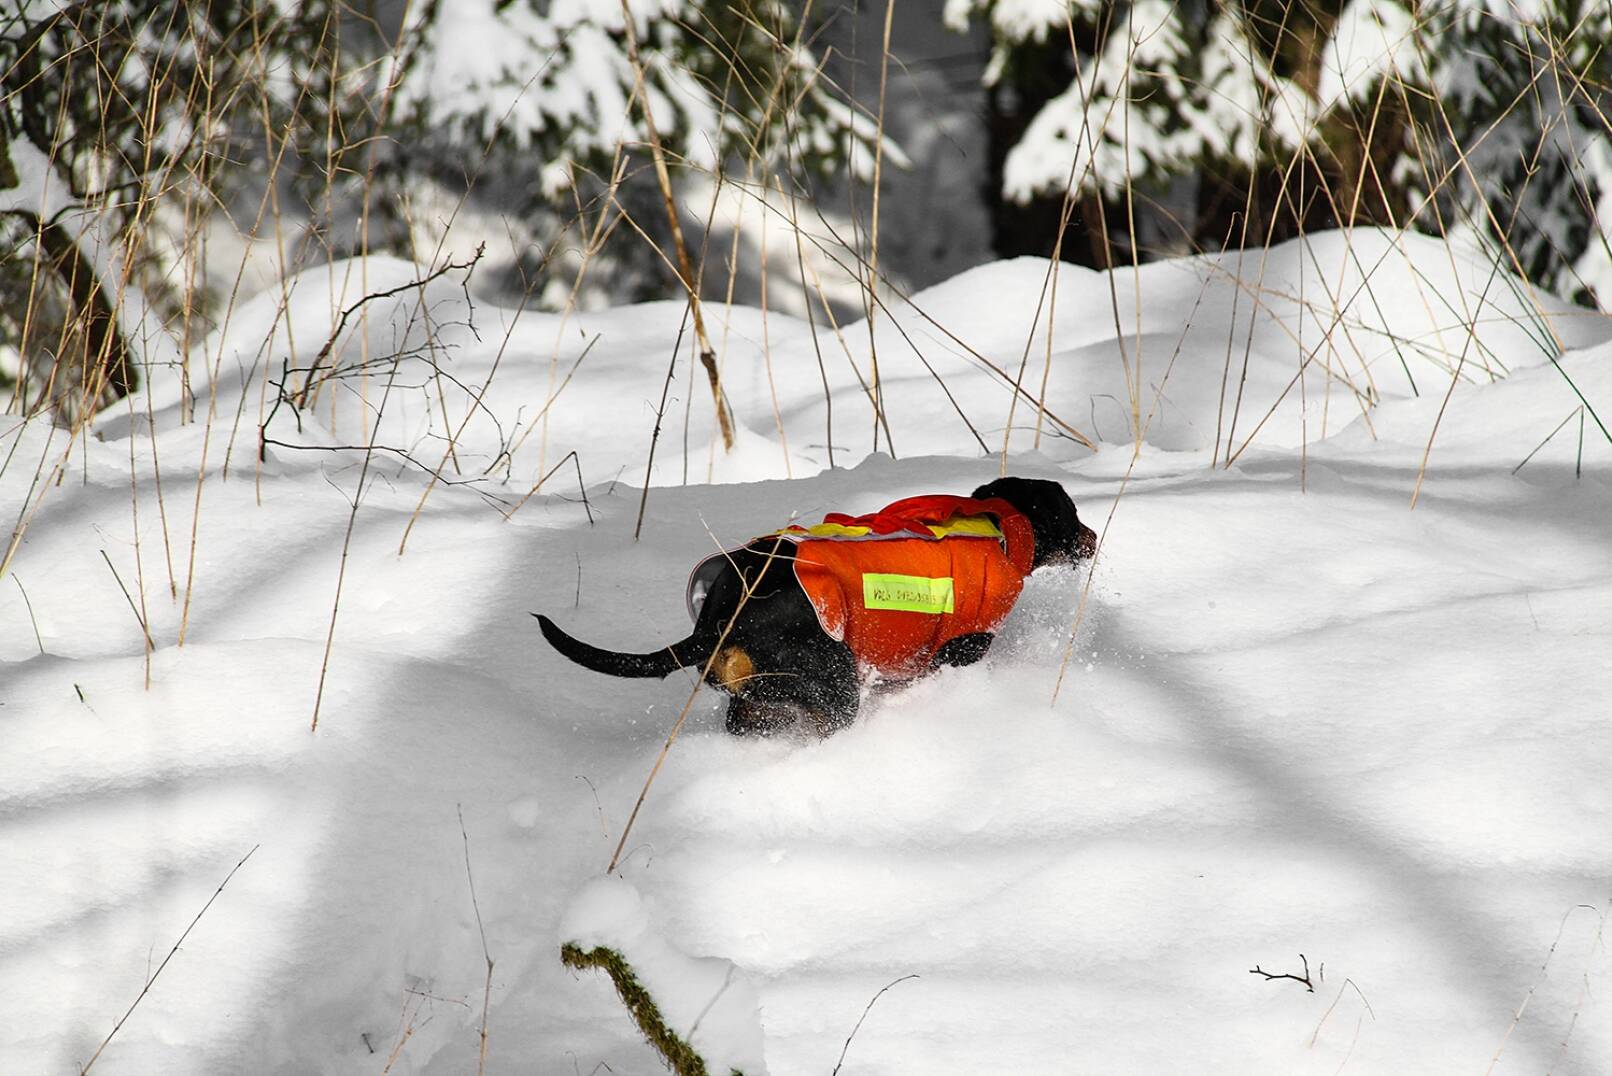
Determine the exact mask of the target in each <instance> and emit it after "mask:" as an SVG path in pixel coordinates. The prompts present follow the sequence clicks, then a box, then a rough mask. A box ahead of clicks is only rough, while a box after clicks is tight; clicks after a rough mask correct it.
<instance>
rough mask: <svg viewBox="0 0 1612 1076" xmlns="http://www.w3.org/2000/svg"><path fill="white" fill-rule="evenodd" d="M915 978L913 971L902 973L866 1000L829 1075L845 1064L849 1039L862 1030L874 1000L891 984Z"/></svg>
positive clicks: (837, 1074)
mask: <svg viewBox="0 0 1612 1076" xmlns="http://www.w3.org/2000/svg"><path fill="white" fill-rule="evenodd" d="M917 978H920V976H919V975H918V974H917V973H913V974H912V975H903V976H902V977H901V978H899V979H896V980H893V981H891V982H888V983H885V984H884V986H882V987H880V988H879V992H878V993H877V994H874V995H873V997H872V999H871V1000H869V1001H868V1005H867V1008H865V1009H863V1010H862V1015H861V1016H859V1017H857V1019H856V1026H855V1027H853V1028H852V1029H851V1033H850V1034H849V1035H847V1036H845V1045H844V1046H842V1047H840V1059H839V1060H838V1061H836V1062H834V1071H833V1072H831V1073H830V1074H829V1076H839V1072H840V1066H841V1065H843V1064H845V1053H846V1051H847V1050H849V1049H850V1048H851V1040H852V1039H854V1038H856V1033H857V1032H858V1031H861V1030H862V1021H863V1020H866V1019H867V1018H868V1013H870V1012H872V1011H873V1005H874V1002H876V1001H878V1000H879V999H880V998H882V997H884V992H885V991H886V990H888V989H890V988H891V987H892V986H895V985H897V984H898V983H904V982H906V981H907V980H908V979H917Z"/></svg>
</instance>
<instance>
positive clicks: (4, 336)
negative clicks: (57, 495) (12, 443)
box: [0, 0, 364, 419]
mask: <svg viewBox="0 0 1612 1076" xmlns="http://www.w3.org/2000/svg"><path fill="white" fill-rule="evenodd" d="M342 18H343V16H342V14H341V12H340V11H339V9H338V8H337V7H336V6H335V4H334V3H333V2H331V0H214V2H207V3H203V2H200V0H186V2H183V3H172V2H170V0H98V2H78V3H60V2H52V0H27V2H24V3H22V4H20V5H13V6H12V8H11V10H10V11H9V12H7V13H5V14H3V15H0V218H3V220H0V295H3V296H5V297H6V298H7V300H8V301H7V302H6V303H4V304H3V305H0V346H5V347H8V348H10V349H12V350H14V351H15V352H16V353H17V354H18V355H19V356H20V358H19V371H20V376H19V385H20V387H21V389H22V391H21V392H19V393H18V394H17V395H16V396H15V397H14V398H13V399H11V400H10V401H9V405H10V406H13V407H18V408H20V409H22V410H32V409H34V408H35V407H36V406H44V407H48V408H50V409H51V410H53V411H54V413H55V414H56V415H57V416H58V417H60V418H63V419H71V418H73V417H74V416H76V415H80V414H84V413H89V412H93V411H94V410H96V409H97V408H98V407H99V406H101V405H102V404H104V403H105V402H107V401H108V400H110V399H115V398H117V397H118V396H120V395H122V394H123V393H125V392H127V391H128V390H129V388H130V387H131V386H132V385H134V384H135V383H136V382H137V381H138V380H139V370H140V368H141V366H142V365H145V364H149V363H153V362H159V361H168V360H170V359H172V358H173V353H174V352H175V350H176V344H177V343H179V342H189V340H190V339H192V338H193V337H194V336H199V335H200V334H202V333H204V332H205V331H206V328H207V327H208V326H207V325H205V324H193V319H194V318H197V317H203V316H204V311H205V307H206V305H207V304H206V303H205V301H204V298H203V296H202V294H201V291H202V288H201V286H200V282H199V279H198V272H197V258H198V254H199V246H200V244H199V243H196V242H195V238H196V236H197V235H198V234H200V231H201V229H202V228H203V226H204V224H205V221H206V219H207V218H208V217H209V215H210V214H211V213H212V211H213V209H214V208H215V207H217V206H219V205H221V204H222V203H223V202H224V201H226V200H227V198H228V194H229V191H230V190H231V189H232V188H239V187H240V186H241V184H242V182H243V180H246V181H249V182H250V183H252V184H255V185H257V188H258V190H259V191H261V189H262V187H263V185H264V184H265V183H267V184H268V185H271V186H272V184H273V183H274V173H275V171H276V169H278V168H279V167H280V166H281V165H282V164H284V163H285V162H288V161H295V160H298V159H299V158H304V159H305V158H308V157H312V158H315V159H322V161H323V162H324V164H325V167H324V168H323V169H303V170H302V171H304V172H305V173H310V174H311V173H314V172H321V171H322V172H323V173H324V174H327V175H328V174H335V173H336V172H337V171H338V170H339V169H340V168H341V166H342V160H341V158H342V156H343V153H344V152H345V151H346V150H347V149H350V148H355V147H356V148H362V146H363V144H364V140H363V139H361V138H357V137H356V136H355V132H354V130H353V126H354V125H353V124H352V123H351V122H350V117H351V115H352V112H353V105H354V103H355V102H356V101H358V100H359V98H358V97H357V96H355V95H354V94H353V92H352V89H353V83H352V81H351V80H350V79H349V78H348V77H347V76H348V74H349V72H350V66H349V64H348V63H347V61H346V58H344V56H343V55H342V53H341V51H340V49H339V46H338V45H337V41H338V39H339V36H340V34H339V26H340V24H341V21H342ZM254 132H255V138H256V142H257V143H258V145H257V147H256V152H255V153H254V152H248V151H247V146H246V142H245V136H247V135H248V134H251V133H254ZM309 132H317V133H318V137H319V140H320V143H321V145H320V147H319V148H318V149H317V150H316V149H315V147H314V146H313V145H312V143H311V141H310V139H309V138H308V137H307V136H308V133H309ZM265 140H266V142H267V145H266V146H265V145H263V143H264V142H265ZM249 158H256V161H257V163H258V164H259V165H263V164H267V167H266V168H264V167H259V168H242V167H240V163H241V161H242V160H243V159H249ZM348 169H349V170H351V166H350V165H348ZM294 170H298V169H295V168H287V171H294ZM265 172H266V173H267V174H268V177H267V179H266V180H265ZM261 216H262V213H261V211H260V212H259V217H260V219H261ZM165 230H167V232H168V234H166V235H165V234H163V233H164V231H165ZM19 296H20V297H21V299H20V301H16V300H17V298H18V297H19ZM30 390H31V391H30Z"/></svg>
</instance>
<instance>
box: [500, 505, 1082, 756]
mask: <svg viewBox="0 0 1612 1076" xmlns="http://www.w3.org/2000/svg"><path fill="white" fill-rule="evenodd" d="M1096 544H1097V536H1096V535H1095V534H1094V533H1093V532H1092V530H1091V528H1089V527H1087V526H1085V525H1084V524H1082V523H1081V522H1080V518H1079V516H1078V515H1077V514H1076V512H1075V505H1074V502H1073V501H1071V500H1070V499H1069V495H1068V494H1067V493H1066V492H1064V489H1063V487H1062V486H1060V485H1059V484H1058V483H1056V482H1049V481H1046V480H1043V479H1034V478H1002V479H998V480H997V481H995V482H991V483H988V484H986V485H984V486H981V487H980V488H979V489H976V490H975V491H974V492H973V494H972V495H971V496H970V497H968V498H963V497H948V496H935V497H915V498H908V499H907V500H903V501H898V502H896V503H895V504H893V505H889V506H887V507H886V508H884V509H882V510H881V511H880V512H878V513H874V514H872V515H869V516H860V517H854V518H853V517H849V516H840V515H831V516H829V517H828V518H827V519H826V520H825V521H824V522H823V523H821V524H817V525H815V526H813V527H789V528H785V529H784V530H782V531H779V532H777V533H775V534H771V535H767V536H765V537H762V538H758V539H755V540H754V541H752V542H750V543H749V544H747V545H745V546H744V547H742V548H740V549H735V550H730V551H727V552H725V553H721V554H718V555H716V556H714V557H711V558H707V560H706V561H704V562H702V564H701V565H700V566H699V567H698V568H696V569H695V572H694V575H693V577H692V578H691V580H690V584H689V612H690V614H691V615H692V616H694V621H695V622H694V631H693V632H692V633H691V634H690V635H689V636H688V637H687V638H686V639H682V640H680V641H678V642H675V643H673V644H671V645H670V646H668V647H666V648H664V649H662V650H657V651H653V652H651V653H647V654H625V653H619V652H616V651H612V650H601V649H599V648H598V647H594V646H589V645H588V644H587V643H584V642H581V641H579V640H577V639H574V638H572V637H571V636H570V635H567V634H566V633H565V632H564V631H562V630H560V628H559V627H558V626H557V625H556V624H555V623H554V622H553V621H552V620H550V619H549V618H548V617H546V616H542V615H539V614H536V613H534V614H532V615H533V616H536V617H537V619H538V622H539V624H540V625H541V627H542V630H543V637H544V638H545V639H547V640H548V641H549V643H550V644H551V645H553V647H554V648H555V649H556V650H558V651H559V652H560V653H561V654H563V655H565V656H566V657H568V658H570V659H571V660H572V661H574V662H576V663H577V664H579V665H582V666H585V667H586V668H589V669H593V670H594V671H596V672H601V673H608V674H609V675H612V676H649V677H663V676H666V675H667V674H669V673H671V672H672V671H674V670H676V669H681V668H689V667H695V668H700V669H703V670H704V675H705V679H706V681H707V682H708V683H710V684H712V685H713V686H715V687H718V688H721V689H723V690H725V691H727V692H728V693H729V694H730V695H731V699H730V700H729V703H728V712H727V728H728V731H729V732H734V733H745V732H770V731H773V730H776V729H778V728H781V727H784V726H787V725H789V724H792V723H794V722H795V721H797V720H804V721H805V722H806V723H808V724H809V725H810V726H812V727H815V728H816V729H818V730H819V731H822V732H831V731H833V730H835V729H838V728H841V727H843V726H844V725H846V724H849V723H850V721H851V720H852V719H853V718H854V717H855V716H856V711H857V707H858V704H859V701H860V691H861V687H862V685H863V684H864V683H865V682H867V681H868V680H869V679H870V678H871V677H872V676H874V675H879V676H882V677H884V678H887V679H896V680H900V679H911V678H912V677H915V676H919V675H922V674H923V673H924V672H927V671H929V670H931V669H934V668H937V667H939V666H941V665H970V664H972V663H974V662H976V661H978V660H979V659H980V658H982V657H983V656H984V655H985V652H986V650H987V649H989V647H990V645H991V642H992V640H993V639H994V638H995V631H996V628H997V627H998V626H999V625H1000V623H1001V621H1002V619H1003V618H1005V617H1006V615H1007V612H1008V610H1009V609H1010V608H1011V607H1012V604H1013V601H1014V599H1015V598H1016V597H1017V596H1018V593H1019V590H1020V588H1021V587H1022V585H1023V580H1024V577H1025V576H1026V575H1028V574H1029V573H1030V572H1031V571H1032V570H1034V569H1035V568H1038V567H1041V566H1042V565H1047V564H1073V563H1075V562H1077V561H1079V560H1081V559H1084V558H1088V557H1090V556H1092V554H1093V553H1094V552H1095V550H1096Z"/></svg>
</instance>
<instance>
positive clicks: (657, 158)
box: [621, 0, 733, 450]
mask: <svg viewBox="0 0 1612 1076" xmlns="http://www.w3.org/2000/svg"><path fill="white" fill-rule="evenodd" d="M621 17H622V25H623V28H624V33H625V36H626V40H627V57H628V60H629V61H630V62H631V64H632V68H633V80H634V87H633V90H634V93H635V94H636V95H637V97H638V104H639V112H640V114H641V115H642V116H643V117H644V133H645V134H646V135H647V136H648V137H649V153H650V157H651V158H652V159H653V161H654V162H655V179H656V181H657V182H658V183H659V184H660V193H661V199H662V201H663V202H664V203H665V206H666V224H667V227H668V228H670V229H671V233H672V246H673V248H674V249H675V251H676V252H677V274H678V278H679V279H680V280H682V282H683V288H684V290H685V291H686V292H687V294H688V304H689V309H690V311H691V312H692V314H693V318H694V338H695V340H697V341H698V342H699V345H700V364H701V365H702V366H704V367H705V375H706V378H707V379H708V380H709V381H710V384H711V400H712V403H713V404H714V405H715V406H716V418H717V425H718V426H720V427H721V430H722V445H723V447H724V448H726V449H729V450H731V449H732V448H733V417H732V415H730V414H729V412H728V407H727V401H726V399H725V398H724V393H723V391H722V378H721V375H720V374H719V373H718V372H717V367H716V352H715V351H713V350H712V348H711V340H710V337H709V336H707V335H706V332H705V318H704V316H703V315H702V314H701V312H700V296H699V288H698V286H697V284H696V277H695V273H694V265H693V263H692V262H691V261H690V260H689V256H688V244H687V243H685V242H684V241H683V225H682V224H681V222H680V221H679V219H678V213H677V200H676V199H675V198H674V197H673V195H672V178H671V175H670V173H669V172H668V171H667V169H666V153H665V150H663V149H662V147H661V140H660V134H659V132H658V131H657V130H656V128H655V115H654V109H652V108H651V107H650V104H649V91H648V89H647V87H646V86H645V85H644V65H643V62H642V60H641V59H640V58H639V55H638V31H637V30H636V29H635V27H634V25H633V14H632V9H631V8H630V7H629V6H628V4H627V0H621Z"/></svg>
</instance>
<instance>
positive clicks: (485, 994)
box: [454, 804, 493, 1076]
mask: <svg viewBox="0 0 1612 1076" xmlns="http://www.w3.org/2000/svg"><path fill="white" fill-rule="evenodd" d="M454 810H455V811H457V812H458V813H459V836H461V837H463V838H464V842H465V881H467V882H469V883H470V907H471V908H472V910H474V911H475V913H476V931H477V933H479V934H480V935H481V957H482V959H483V960H485V961H487V981H486V982H485V983H484V984H483V985H482V988H481V1052H480V1053H479V1054H478V1055H477V1061H476V1076H483V1074H484V1073H485V1072H486V1071H487V1009H488V1006H489V1004H490V1003H491V1001H492V996H493V958H492V954H491V953H489V952H488V951H487V928H486V927H484V926H482V925H481V904H480V902H478V901H477V900H476V876H475V875H474V874H472V873H470V834H469V833H467V832H466V831H465V809H464V807H463V806H462V805H460V804H454Z"/></svg>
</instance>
